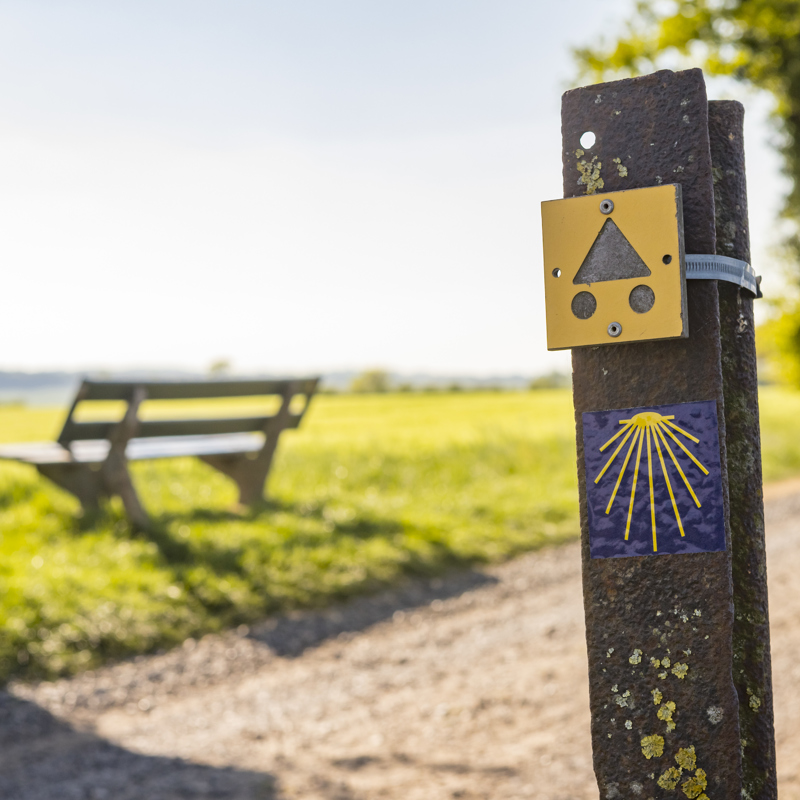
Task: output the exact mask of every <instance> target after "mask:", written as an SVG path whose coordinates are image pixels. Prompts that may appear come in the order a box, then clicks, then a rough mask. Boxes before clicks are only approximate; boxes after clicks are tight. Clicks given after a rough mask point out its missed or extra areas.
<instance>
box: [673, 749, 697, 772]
mask: <svg viewBox="0 0 800 800" xmlns="http://www.w3.org/2000/svg"><path fill="white" fill-rule="evenodd" d="M675 761H677V762H678V766H679V767H680V768H681V769H687V770H692V769H694V768H695V767H696V766H697V755H696V754H695V752H694V745H692V746H691V747H681V749H680V750H678V754H677V755H676V756H675Z"/></svg>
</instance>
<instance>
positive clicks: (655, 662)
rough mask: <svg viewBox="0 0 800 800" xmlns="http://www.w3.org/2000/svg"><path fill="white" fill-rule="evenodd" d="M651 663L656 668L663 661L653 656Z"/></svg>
mask: <svg viewBox="0 0 800 800" xmlns="http://www.w3.org/2000/svg"><path fill="white" fill-rule="evenodd" d="M650 664H651V665H652V666H654V667H655V668H656V669H658V668H659V667H660V666H661V661H660V659H658V658H651V659H650Z"/></svg>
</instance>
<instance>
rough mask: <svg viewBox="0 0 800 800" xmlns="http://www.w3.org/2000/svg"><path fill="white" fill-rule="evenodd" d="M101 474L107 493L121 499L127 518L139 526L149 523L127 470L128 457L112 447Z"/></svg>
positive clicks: (143, 526) (144, 526)
mask: <svg viewBox="0 0 800 800" xmlns="http://www.w3.org/2000/svg"><path fill="white" fill-rule="evenodd" d="M102 475H103V481H104V483H105V486H106V488H107V490H108V493H109V494H116V495H118V496H119V497H120V499H121V500H122V505H123V506H125V513H126V514H127V515H128V519H129V520H130V521H131V522H133V523H134V524H135V525H138V526H139V527H140V528H146V527H147V526H148V525H149V524H150V517H148V516H147V512H146V511H145V510H144V507H143V506H142V504H141V503H140V502H139V495H137V494H136V489H135V488H134V486H133V481H132V480H131V474H130V472H129V471H128V459H127V458H125V456H124V455H122V454H120V453H116V452H115V451H114V450H113V449H112V451H111V453H109V455H108V458H107V459H106V460H105V461H104V462H103V468H102Z"/></svg>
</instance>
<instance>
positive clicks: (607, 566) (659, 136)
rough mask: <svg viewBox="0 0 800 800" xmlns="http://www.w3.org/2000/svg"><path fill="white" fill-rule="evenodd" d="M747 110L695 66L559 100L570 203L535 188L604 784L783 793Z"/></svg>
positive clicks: (664, 792) (714, 793)
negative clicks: (570, 463)
mask: <svg viewBox="0 0 800 800" xmlns="http://www.w3.org/2000/svg"><path fill="white" fill-rule="evenodd" d="M742 117H743V113H742V108H741V106H740V105H739V104H738V103H733V102H721V103H711V104H709V103H708V100H707V97H706V90H705V83H704V81H703V76H702V73H701V72H700V71H699V70H689V71H686V72H678V73H673V72H668V71H663V72H657V73H655V74H653V75H649V76H646V77H642V78H634V79H630V80H623V81H616V82H613V83H606V84H600V85H596V86H589V87H585V88H581V89H576V90H574V91H570V92H567V93H566V94H565V95H564V98H563V105H562V136H563V169H564V197H565V198H578V197H580V198H582V199H581V200H563V201H555V202H552V203H545V204H543V209H542V214H543V222H544V242H545V292H546V299H547V316H548V319H547V322H548V340H549V341H548V346H549V347H568V346H572V347H573V350H572V360H573V393H574V404H575V419H576V427H577V448H578V474H579V486H580V505H581V530H582V543H583V544H582V553H583V556H582V557H583V588H584V606H585V613H586V638H587V645H588V656H589V677H590V703H591V716H592V746H593V756H594V767H595V773H596V776H597V781H598V786H599V788H600V796H601V797H602V798H608V800H613V799H614V798H617V797H619V798H623V797H624V798H629V797H630V798H636V797H641V798H642V799H643V800H645V798H660V797H675V798H679V797H688V798H692V799H693V798H700V800H706V798H710V800H722V799H723V798H726V799H730V800H733V798H737V800H738V799H739V798H751V799H752V800H756V798H758V799H759V800H762V799H765V798H774V797H776V794H777V791H776V776H775V758H774V736H773V729H772V692H771V679H770V655H769V627H768V616H767V593H766V569H765V551H764V525H763V503H762V491H761V460H760V444H759V423H758V398H757V393H756V389H757V387H756V367H755V346H754V332H753V315H752V299H753V296H754V295H755V294H756V293H758V288H757V285H756V280H755V277H754V275H753V273H752V271H751V270H750V268H749V266H748V265H747V264H746V263H744V262H747V261H749V240H748V232H747V202H746V190H745V176H744V150H743V143H742ZM588 132H591V133H592V134H593V137H591V136H590V137H588V141H589V143H591V140H592V138H593V139H594V142H593V143H592V144H591V146H588V145H587V138H586V137H584V134H587V133H588ZM582 137H583V141H584V144H583V145H582V144H581V140H582ZM647 187H661V189H660V190H654V189H653V188H647ZM627 190H641V191H633V192H629V191H627ZM618 192H620V193H621V194H616V193H618ZM686 278H688V279H689V280H686ZM732 281H733V282H732ZM579 345H580V346H579Z"/></svg>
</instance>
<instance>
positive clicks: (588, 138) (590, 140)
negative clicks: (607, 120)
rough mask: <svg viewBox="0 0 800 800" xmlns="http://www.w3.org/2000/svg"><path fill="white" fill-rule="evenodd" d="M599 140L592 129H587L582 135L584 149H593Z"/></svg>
mask: <svg viewBox="0 0 800 800" xmlns="http://www.w3.org/2000/svg"><path fill="white" fill-rule="evenodd" d="M596 141H597V137H596V136H595V135H594V133H592V131H586V133H584V134H583V135H582V136H581V147H582V148H583V149H584V150H591V149H592V148H593V147H594V143H595V142H596Z"/></svg>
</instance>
